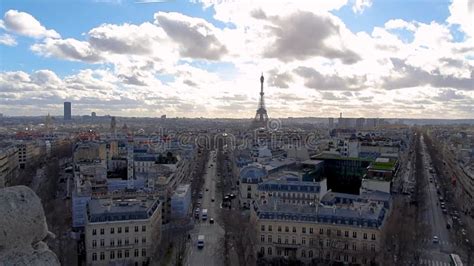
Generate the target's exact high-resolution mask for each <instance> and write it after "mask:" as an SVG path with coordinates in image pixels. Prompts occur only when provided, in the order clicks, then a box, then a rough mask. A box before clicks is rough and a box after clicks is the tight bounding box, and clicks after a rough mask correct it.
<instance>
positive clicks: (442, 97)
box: [434, 89, 468, 102]
mask: <svg viewBox="0 0 474 266" xmlns="http://www.w3.org/2000/svg"><path fill="white" fill-rule="evenodd" d="M467 98H468V97H467V96H465V95H463V94H461V93H458V92H457V91H455V90H452V89H445V90H442V91H441V92H439V93H438V95H437V96H436V97H434V99H436V100H439V101H442V102H448V101H452V100H461V99H467Z"/></svg>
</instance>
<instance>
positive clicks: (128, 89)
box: [0, 0, 474, 118]
mask: <svg viewBox="0 0 474 266" xmlns="http://www.w3.org/2000/svg"><path fill="white" fill-rule="evenodd" d="M473 17H474V1H471V0H453V1H448V0H446V1H444V0H403V1H402V0H397V1H395V0H319V1H318V0H311V1H310V0H308V1H297V0H293V1H278V0H269V1H246V0H218V1H213V0H191V1H189V2H188V1H184V0H181V1H180V0H174V1H173V0H170V1H163V0H161V1H156V2H153V1H150V0H90V1H87V0H70V1H60V0H44V1H38V0H35V1H28V0H24V1H16V0H15V1H14V0H2V3H1V4H0V19H1V20H0V113H3V114H4V115H46V114H47V113H51V114H52V115H62V103H63V102H64V101H71V102H72V103H73V113H74V114H90V112H92V111H95V112H97V114H98V115H104V114H111V115H119V116H160V115H161V114H167V115H168V116H171V117H174V116H186V117H201V116H203V117H233V118H237V117H239V118H240V117H248V118H251V117H253V116H254V114H255V110H256V109H257V103H258V93H259V89H260V88H259V87H260V84H259V77H260V74H261V73H263V74H264V76H265V96H266V99H265V100H266V105H267V109H268V113H269V116H270V117H288V116H293V117H297V116H319V117H326V116H338V114H339V112H343V114H344V116H348V117H349V116H350V117H358V116H365V117H407V118H474V29H473V24H474V23H473V22H472V18H473Z"/></svg>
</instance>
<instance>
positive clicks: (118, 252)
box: [117, 250, 122, 259]
mask: <svg viewBox="0 0 474 266" xmlns="http://www.w3.org/2000/svg"><path fill="white" fill-rule="evenodd" d="M117 258H119V259H121V258H122V251H121V250H119V251H117Z"/></svg>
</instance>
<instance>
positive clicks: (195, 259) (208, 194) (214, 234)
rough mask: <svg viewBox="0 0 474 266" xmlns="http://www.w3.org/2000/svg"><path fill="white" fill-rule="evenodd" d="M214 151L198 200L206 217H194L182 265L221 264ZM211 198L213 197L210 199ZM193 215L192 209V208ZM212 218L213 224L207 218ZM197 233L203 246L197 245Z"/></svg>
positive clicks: (207, 166) (221, 234)
mask: <svg viewBox="0 0 474 266" xmlns="http://www.w3.org/2000/svg"><path fill="white" fill-rule="evenodd" d="M216 181H217V180H216V151H215V150H214V151H211V153H210V155H209V161H208V162H207V165H206V174H205V176H204V186H203V189H202V193H203V197H202V198H201V199H199V200H200V202H201V207H200V209H201V210H202V209H207V210H208V219H207V220H205V221H203V220H202V219H201V218H199V219H195V222H196V226H195V227H194V229H193V230H192V231H191V233H190V234H191V241H190V242H189V243H188V246H187V251H186V256H185V263H184V265H191V266H193V265H198V266H200V265H206V266H207V265H209V266H212V265H216V266H217V265H223V258H222V256H221V254H222V253H223V250H222V248H221V247H222V246H223V242H222V240H221V239H222V237H223V236H224V229H223V228H222V227H221V225H220V224H219V217H218V211H219V208H220V207H219V206H220V203H221V197H219V196H217V194H216ZM212 199H215V200H214V201H212ZM193 216H194V210H193ZM211 218H213V219H214V221H215V222H214V224H211V223H210V222H209V220H210V219H211ZM198 235H204V237H205V241H204V248H202V249H199V248H198V247H197V238H198Z"/></svg>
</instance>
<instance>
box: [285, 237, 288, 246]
mask: <svg viewBox="0 0 474 266" xmlns="http://www.w3.org/2000/svg"><path fill="white" fill-rule="evenodd" d="M285 244H288V237H287V236H286V237H285Z"/></svg>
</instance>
